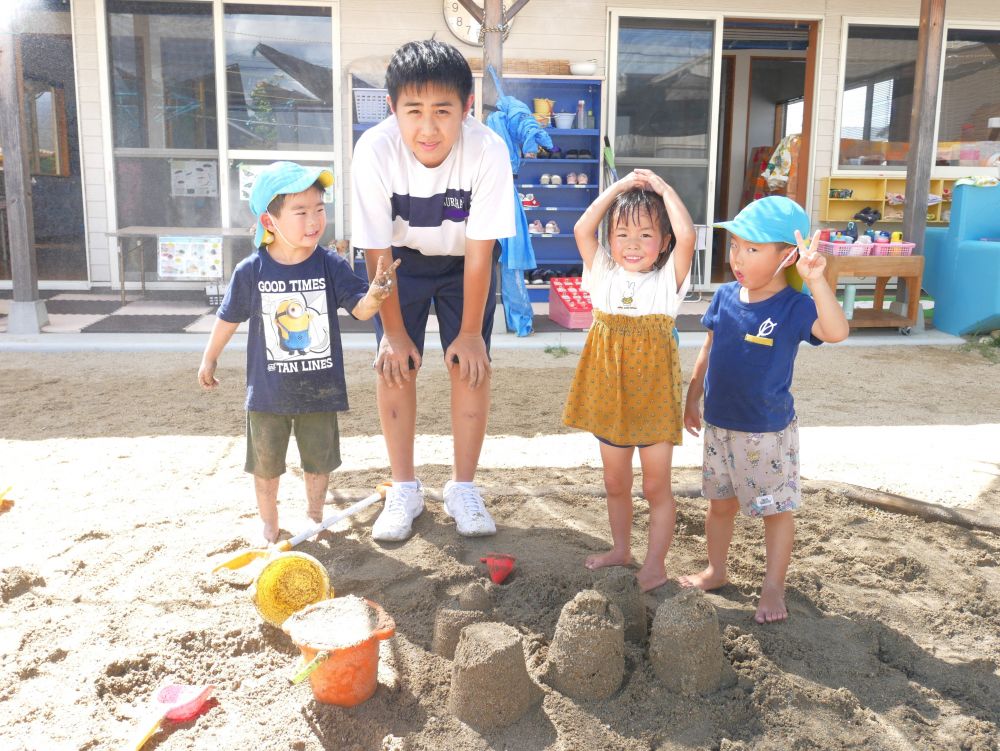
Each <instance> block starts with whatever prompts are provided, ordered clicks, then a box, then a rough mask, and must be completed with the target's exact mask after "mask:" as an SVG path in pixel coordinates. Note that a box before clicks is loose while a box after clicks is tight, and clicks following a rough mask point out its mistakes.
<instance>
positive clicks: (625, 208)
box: [607, 188, 675, 269]
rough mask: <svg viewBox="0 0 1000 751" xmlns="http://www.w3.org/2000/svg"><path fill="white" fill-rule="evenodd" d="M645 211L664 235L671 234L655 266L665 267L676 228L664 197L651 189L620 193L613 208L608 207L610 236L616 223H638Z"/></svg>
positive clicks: (634, 189)
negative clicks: (671, 223)
mask: <svg viewBox="0 0 1000 751" xmlns="http://www.w3.org/2000/svg"><path fill="white" fill-rule="evenodd" d="M643 212H645V213H647V214H649V218H650V219H652V221H653V226H654V227H656V228H657V229H659V230H660V233H661V234H662V235H663V236H667V235H670V242H668V243H667V247H666V250H665V251H664V252H663V253H660V257H659V258H657V259H656V263H654V264H653V268H656V269H660V268H663V266H664V264H666V262H667V257H668V256H669V255H670V251H672V250H673V249H674V242H675V238H674V230H673V227H671V225H670V216H669V215H668V214H667V207H666V205H665V204H664V203H663V198H661V197H660V196H659V195H657V194H656V193H654V192H653V191H651V190H641V189H639V188H633V189H632V190H628V191H626V192H624V193H620V194H619V195H618V197H617V198H615V200H614V202H613V203H612V204H611V208H610V209H608V217H607V220H608V237H610V236H611V233H612V232H613V231H614V229H615V225H616V224H618V223H619V222H621V221H623V220H624V221H631V222H634V223H636V224H638V223H639V221H640V220H641V218H642V214H643Z"/></svg>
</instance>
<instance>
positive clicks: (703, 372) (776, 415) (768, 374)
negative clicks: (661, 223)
mask: <svg viewBox="0 0 1000 751" xmlns="http://www.w3.org/2000/svg"><path fill="white" fill-rule="evenodd" d="M716 226H718V227H722V228H724V229H727V230H729V232H730V234H731V239H730V243H729V265H730V267H731V268H732V271H733V274H734V276H735V277H736V281H735V282H730V283H729V284H724V285H722V287H720V288H719V290H718V291H717V292H716V293H715V295H714V296H713V298H712V302H711V304H710V305H709V306H708V310H707V311H706V313H705V315H704V316H703V317H702V319H701V320H702V323H703V324H704V326H705V328H707V329H708V336H707V337H706V338H705V344H704V345H703V346H702V348H701V352H700V353H699V355H698V359H697V361H696V362H695V366H694V372H693V373H692V374H691V383H690V385H689V388H688V395H687V403H686V405H685V409H684V426H685V428H687V430H688V432H690V433H692V434H693V435H698V430H699V429H700V428H701V422H702V413H701V410H700V408H699V406H700V405H699V401H700V399H701V397H702V394H704V397H705V411H704V420H705V451H704V467H703V470H702V476H703V480H702V493H703V495H704V496H705V498H707V499H708V501H709V504H708V514H707V517H706V519H705V537H706V541H707V547H708V566H707V567H706V568H705V569H704V570H703V571H701V572H699V573H697V574H689V575H687V576H682V577H680V580H679V581H680V583H681V585H682V586H686V587H699V588H701V589H704V590H710V589H717V588H719V587H721V586H723V585H724V584H726V582H727V578H726V559H727V557H728V554H729V543H730V541H731V540H732V536H733V526H734V523H735V521H736V514H737V512H738V511H740V510H742V511H743V513H744V514H746V515H748V516H753V517H762V518H763V520H764V543H765V548H766V551H767V567H766V571H765V573H764V583H763V586H762V587H761V594H760V602H759V604H758V606H757V612H756V614H755V616H754V619H755V620H756V621H757V622H758V623H772V622H775V621H782V620H785V619H786V618H787V617H788V609H787V608H786V607H785V574H786V573H787V571H788V564H789V561H790V560H791V556H792V544H793V542H794V538H795V521H794V519H793V517H792V511H794V510H795V509H797V508H798V506H799V500H800V489H799V437H798V421H797V419H796V416H795V406H794V403H793V401H792V394H791V391H790V388H791V385H792V369H793V366H794V364H795V356H796V354H798V350H799V344H800V343H801V342H803V341H808V342H809V343H810V344H814V345H818V344H820V343H821V342H839V341H843V340H844V339H846V338H847V334H848V330H849V329H848V324H847V319H846V318H845V316H844V311H843V310H842V309H841V307H840V305H839V304H838V303H837V298H836V296H835V294H834V291H833V290H832V289H831V288H830V285H829V283H828V282H827V280H826V278H825V277H824V275H823V271H824V269H825V268H826V259H825V258H824V257H823V255H822V254H820V253H817V252H816V251H814V250H809V247H810V246H814V245H815V244H816V241H817V239H818V237H819V232H817V233H816V235H814V236H813V238H812V242H811V243H810V246H807V245H806V243H805V241H804V240H803V237H804V236H806V235H807V234H808V233H809V217H808V216H807V215H806V213H805V211H803V210H802V208H801V207H800V206H799V205H798V204H797V203H795V202H794V201H792V200H791V199H789V198H786V197H784V196H768V197H767V198H762V199H760V200H759V201H754V202H753V203H751V204H750V205H748V206H746V207H745V208H744V209H743V210H742V211H741V212H740V213H739V214H737V215H736V218H735V219H733V220H732V221H731V222H722V223H720V224H717V225H716ZM796 255H798V256H799V258H798V261H797V262H795V256H796ZM793 264H794V266H793ZM782 270H784V272H785V273H779V272H780V271H782ZM802 279H804V280H806V281H807V282H808V283H809V290H810V292H811V293H812V298H810V297H809V296H807V295H805V294H802V293H801V292H800V291H799V290H800V289H801V280H802ZM792 285H794V286H792Z"/></svg>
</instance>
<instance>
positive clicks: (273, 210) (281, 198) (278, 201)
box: [267, 179, 326, 216]
mask: <svg viewBox="0 0 1000 751" xmlns="http://www.w3.org/2000/svg"><path fill="white" fill-rule="evenodd" d="M312 188H315V189H316V190H318V191H319V192H320V193H326V186H325V185H324V184H323V180H321V179H317V180H316V182H314V183H313V184H312V185H310V186H309V187H308V188H306V190H311V189H312ZM298 192H299V193H304V192H305V191H304V190H300V191H298ZM293 195H295V193H279V194H278V195H276V196H275V197H274V198H273V199H272V200H271V203H269V204H268V205H267V211H268V213H270V214H271V215H272V216H278V215H279V214H280V213H281V207H282V206H284V205H285V199H286V198H288V196H293Z"/></svg>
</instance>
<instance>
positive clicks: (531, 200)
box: [521, 193, 541, 208]
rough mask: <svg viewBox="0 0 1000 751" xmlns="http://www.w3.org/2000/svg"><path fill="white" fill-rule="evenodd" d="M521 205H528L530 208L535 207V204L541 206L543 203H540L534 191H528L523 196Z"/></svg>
mask: <svg viewBox="0 0 1000 751" xmlns="http://www.w3.org/2000/svg"><path fill="white" fill-rule="evenodd" d="M521 205H522V206H528V207H529V208H533V207H535V206H541V204H540V203H538V199H537V198H535V194H534V193H526V194H524V195H523V196H521Z"/></svg>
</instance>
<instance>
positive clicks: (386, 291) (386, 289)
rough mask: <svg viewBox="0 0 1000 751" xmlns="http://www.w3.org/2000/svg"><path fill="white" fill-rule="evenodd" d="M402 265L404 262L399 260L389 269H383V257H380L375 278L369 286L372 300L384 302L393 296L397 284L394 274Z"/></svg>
mask: <svg viewBox="0 0 1000 751" xmlns="http://www.w3.org/2000/svg"><path fill="white" fill-rule="evenodd" d="M400 263H402V261H401V260H400V259H398V258H397V259H396V260H395V261H393V262H392V265H391V266H390V267H389V268H388V269H383V268H382V256H379V258H378V264H377V265H376V266H375V276H374V277H373V278H372V283H371V284H370V285H369V286H368V294H369V295H371V297H372V299H374V300H377V301H378V302H382V301H384V300H385V299H386V298H387V297H389V295H391V294H392V288H393V286H394V285H395V283H396V282H395V279H394V278H393V276H392V272H394V271H395V270H396V268H397V267H398V266H399V264H400Z"/></svg>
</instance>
